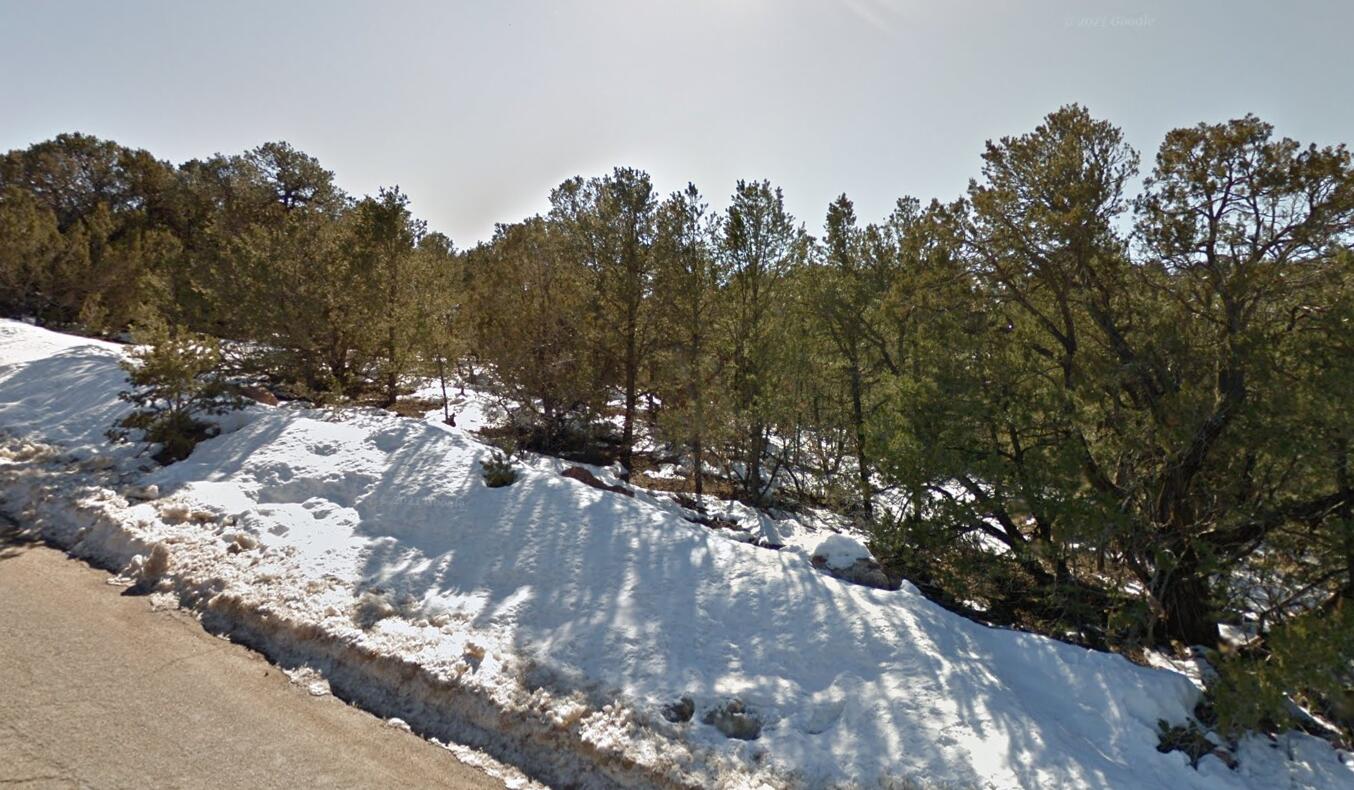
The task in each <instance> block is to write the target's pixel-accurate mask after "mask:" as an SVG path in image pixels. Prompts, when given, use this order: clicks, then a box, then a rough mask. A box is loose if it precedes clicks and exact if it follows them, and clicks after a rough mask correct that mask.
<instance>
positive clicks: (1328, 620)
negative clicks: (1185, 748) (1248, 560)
mask: <svg viewBox="0 0 1354 790" xmlns="http://www.w3.org/2000/svg"><path fill="white" fill-rule="evenodd" d="M1218 670H1219V675H1220V677H1219V681H1218V683H1217V684H1216V687H1215V688H1214V689H1213V695H1214V703H1215V705H1216V708H1217V713H1218V718H1219V725H1220V729H1221V730H1223V731H1224V732H1227V733H1230V734H1237V733H1240V732H1244V731H1246V730H1250V729H1263V730H1269V731H1274V730H1278V729H1283V728H1286V727H1293V726H1299V727H1303V728H1304V729H1306V728H1307V727H1306V726H1304V725H1307V724H1310V722H1309V721H1304V719H1307V718H1308V717H1307V716H1305V714H1303V713H1302V709H1303V708H1305V709H1306V710H1309V711H1313V712H1316V713H1318V714H1319V715H1320V716H1322V718H1324V719H1325V721H1326V722H1328V723H1330V724H1333V725H1334V726H1336V727H1337V728H1339V730H1340V733H1339V734H1340V736H1341V738H1340V740H1341V741H1342V742H1344V743H1346V744H1347V743H1349V742H1350V741H1351V735H1354V606H1350V605H1349V604H1347V603H1346V604H1345V605H1343V606H1341V607H1338V608H1335V609H1329V610H1322V609H1317V610H1313V611H1310V612H1307V613H1305V614H1302V615H1299V616H1298V617H1295V618H1293V619H1292V620H1290V621H1288V622H1285V623H1282V624H1280V625H1278V626H1275V627H1274V628H1273V629H1272V630H1271V631H1270V632H1269V633H1268V634H1266V638H1265V644H1264V646H1263V648H1261V649H1258V650H1251V651H1247V652H1244V653H1240V654H1237V655H1232V656H1228V657H1226V658H1225V659H1224V660H1222V662H1221V664H1220V666H1219V667H1218ZM1294 703H1296V705H1295V704H1294ZM1299 705H1300V706H1301V708H1299V707H1297V706H1299Z"/></svg>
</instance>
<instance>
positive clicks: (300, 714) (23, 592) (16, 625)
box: [0, 524, 502, 790]
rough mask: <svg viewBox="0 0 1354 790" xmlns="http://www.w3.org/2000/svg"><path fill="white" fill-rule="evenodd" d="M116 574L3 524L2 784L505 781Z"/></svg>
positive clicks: (475, 784) (453, 784)
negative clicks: (295, 677)
mask: <svg viewBox="0 0 1354 790" xmlns="http://www.w3.org/2000/svg"><path fill="white" fill-rule="evenodd" d="M108 578H109V577H108V574H106V573H104V572H102V571H98V570H95V569H93V568H90V567H89V566H87V565H85V564H83V563H80V562H77V561H75V560H72V559H70V558H68V557H67V556H66V555H65V554H63V553H61V552H59V551H56V550H54V549H51V548H48V547H46V546H43V545H41V544H35V543H31V542H25V541H23V539H22V538H21V537H19V536H17V535H16V534H15V533H14V532H13V530H8V531H7V530H5V527H4V525H3V524H0V787H11V786H19V787H25V788H32V787H43V788H46V787H53V788H56V787H93V788H124V787H125V788H138V789H140V788H148V787H153V788H159V787H191V788H218V787H220V788H236V787H238V788H287V790H299V789H300V788H310V787H326V788H329V787H333V788H422V787H449V788H483V787H502V784H501V783H500V782H498V781H497V780H495V779H492V778H491V777H489V776H487V775H485V774H484V773H482V772H480V771H478V770H477V769H475V768H472V767H469V766H466V765H465V764H463V763H460V762H458V761H457V760H456V758H455V757H454V756H453V755H452V754H451V753H450V752H448V751H446V750H445V749H441V748H439V747H437V746H435V745H433V744H431V743H428V742H427V741H424V740H422V739H421V738H418V737H416V736H414V735H411V734H409V733H407V732H404V731H402V730H398V729H394V728H391V727H387V726H385V725H384V724H383V723H382V722H381V721H380V720H379V719H377V718H376V717H374V716H371V715H369V714H367V713H364V712H362V711H360V710H357V709H356V708H352V707H350V706H348V705H345V704H344V703H342V702H340V701H339V700H336V699H334V698H333V697H320V698H316V697H311V696H309V695H308V694H307V693H306V691H305V690H304V689H303V688H302V687H300V686H297V685H294V684H292V683H290V682H289V681H288V679H287V677H286V676H285V675H283V674H282V673H281V672H280V671H279V670H278V669H277V668H276V667H274V666H272V665H271V664H269V663H268V662H267V661H265V660H264V659H263V658H262V657H260V656H258V655H257V654H255V653H252V652H250V651H248V650H245V649H244V648H242V647H240V646H238V645H234V644H231V643H230V642H227V641H225V640H223V639H219V638H217V637H214V636H211V635H210V634H208V633H206V632H205V631H203V630H202V628H201V626H199V625H198V624H197V622H196V621H195V620H193V618H192V617H190V616H188V615H187V614H186V613H183V612H178V611H170V612H157V611H153V610H152V608H151V604H150V601H149V599H147V598H143V597H134V596H124V595H120V593H121V589H120V588H117V587H113V586H110V585H109V584H107V580H108Z"/></svg>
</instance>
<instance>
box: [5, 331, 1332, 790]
mask: <svg viewBox="0 0 1354 790" xmlns="http://www.w3.org/2000/svg"><path fill="white" fill-rule="evenodd" d="M120 353H121V352H120V351H119V350H118V349H117V348H116V347H114V346H111V345H109V344H102V343H97V342H93V341H88V340H83V339H79V338H73V337H68V336H63V335H58V334H55V333H51V332H47V331H45V330H41V329H36V328H34V327H31V326H28V325H25V324H21V323H17V322H0V431H2V432H3V435H4V437H5V438H4V442H3V447H4V450H3V453H0V493H2V494H3V496H4V499H5V501H4V508H5V510H6V511H7V512H9V513H10V514H11V515H12V516H14V517H16V518H18V519H20V520H22V521H27V522H28V523H33V524H37V525H39V526H40V527H41V528H42V529H43V530H44V531H45V532H46V534H48V536H49V537H51V538H52V539H53V540H56V541H57V542H60V543H62V544H63V545H66V546H67V547H69V548H70V549H71V550H72V551H73V552H75V553H79V554H83V555H85V556H91V557H94V558H96V559H98V560H100V561H102V562H104V563H105V564H109V565H112V566H114V567H117V568H126V569H127V570H126V573H128V574H129V575H137V576H138V578H140V580H141V581H142V582H143V583H144V584H147V585H152V584H158V585H159V586H160V588H162V589H164V590H169V591H174V592H177V593H178V594H179V596H180V598H181V599H182V600H184V601H185V602H186V603H187V604H188V605H190V606H192V607H194V608H195V609H196V610H198V611H199V612H201V613H202V614H203V617H204V621H206V622H207V623H208V624H209V625H211V626H213V627H216V628H220V629H222V630H225V631H229V632H231V633H233V634H235V635H236V636H238V637H239V638H241V639H244V640H246V641H249V642H251V643H253V644H255V645H257V646H259V647H260V648H261V649H263V650H265V651H266V652H268V653H269V654H270V655H272V656H273V657H274V658H275V659H276V660H278V661H279V662H282V663H284V664H287V665H290V666H293V667H301V666H308V667H311V668H312V669H313V670H314V671H316V672H319V673H322V674H323V675H324V677H325V678H326V679H327V680H328V682H329V683H330V684H331V686H332V687H333V688H334V689H335V693H340V694H342V695H345V696H347V697H349V698H352V699H355V700H357V701H358V702H360V703H362V704H364V705H367V706H368V707H371V708H372V709H374V710H376V711H377V712H378V713H380V714H382V715H386V716H398V717H399V718H401V719H403V720H404V721H407V722H409V723H410V725H412V726H413V727H414V728H415V729H416V730H419V731H422V732H424V733H425V734H429V735H432V736H436V737H455V738H458V739H461V740H465V741H468V742H470V743H472V744H474V745H477V746H481V747H482V748H484V749H485V750H486V751H489V752H490V753H492V754H494V755H496V756H499V757H502V758H505V759H509V760H512V761H514V762H516V763H518V764H519V765H521V766H523V767H524V768H525V769H526V770H527V771H528V772H529V773H532V774H533V775H535V776H537V777H539V778H543V779H545V780H547V781H559V782H577V783H581V784H585V785H596V786H605V785H607V784H609V783H612V782H615V783H620V784H644V783H653V784H664V783H674V784H690V785H702V786H710V785H715V784H721V783H722V784H725V785H728V786H756V785H757V784H759V783H766V784H770V785H772V786H782V785H791V786H813V787H818V786H824V785H844V786H869V787H874V786H879V785H881V784H882V785H886V786H888V785H897V786H905V785H908V784H913V785H920V786H962V787H969V786H978V787H988V786H991V787H1172V788H1213V787H1252V788H1275V787H1337V786H1340V787H1349V786H1354V773H1352V772H1351V770H1350V769H1349V768H1348V767H1346V766H1345V765H1344V764H1343V762H1342V759H1341V758H1342V757H1344V755H1340V754H1338V753H1337V752H1336V751H1334V750H1332V749H1331V748H1330V747H1329V746H1327V745H1326V744H1325V743H1324V742H1321V741H1319V740H1316V739H1314V738H1309V737H1306V736H1285V737H1283V738H1281V739H1280V740H1279V741H1278V742H1277V743H1270V742H1269V741H1268V740H1267V739H1263V738H1252V739H1250V740H1248V741H1247V742H1245V743H1243V744H1242V745H1241V748H1240V760H1241V762H1240V765H1239V767H1238V768H1237V769H1235V770H1232V769H1229V768H1227V767H1226V766H1225V765H1224V764H1223V763H1222V761H1221V760H1219V759H1217V758H1215V757H1206V758H1204V759H1203V760H1202V761H1201V762H1200V764H1199V767H1198V769H1197V770H1196V769H1194V768H1191V767H1190V766H1189V765H1188V763H1187V760H1186V758H1185V756H1184V755H1183V754H1181V753H1179V752H1175V753H1169V754H1161V753H1159V752H1158V751H1157V750H1156V748H1155V747H1156V745H1157V723H1158V720H1163V719H1164V720H1166V721H1168V722H1171V723H1183V722H1185V721H1186V720H1187V719H1188V718H1189V715H1190V711H1191V709H1192V707H1193V705H1194V703H1195V701H1196V699H1197V692H1196V690H1195V688H1194V686H1193V685H1192V684H1191V683H1190V682H1189V681H1188V680H1187V679H1186V678H1184V677H1183V676H1180V675H1177V674H1174V673H1171V672H1167V671H1162V670H1154V669H1146V668H1143V667H1139V666H1135V665H1133V664H1131V663H1129V662H1128V661H1126V660H1124V659H1123V658H1120V657H1118V656H1113V655H1106V654H1102V653H1095V652H1089V651H1086V650H1082V649H1079V648H1076V647H1071V646H1068V645H1064V644H1060V643H1058V642H1055V641H1052V640H1049V639H1044V638H1040V637H1036V636H1031V635H1026V634H1020V633H1014V632H1010V631H1002V630H994V629H989V628H985V627H982V626H979V625H976V624H973V623H971V622H969V621H967V620H964V619H962V618H959V617H956V616H954V615H951V614H949V613H947V612H945V611H944V610H942V609H940V608H939V607H937V606H935V605H933V604H931V603H930V602H928V601H927V600H925V599H924V598H923V597H922V596H921V595H920V594H918V593H917V592H916V591H915V590H914V589H912V588H910V587H909V586H907V585H904V588H903V589H902V590H900V591H896V592H890V591H884V590H875V589H870V588H867V587H861V586H855V585H851V584H848V583H846V582H844V581H839V580H837V579H834V578H832V577H831V576H829V575H827V574H825V573H820V572H818V571H817V570H815V569H813V568H812V567H811V566H810V565H809V564H808V563H806V562H804V558H803V557H802V555H799V554H795V553H793V552H792V551H789V550H787V551H781V552H777V551H772V550H768V549H763V548H758V547H756V546H752V545H746V544H744V543H740V542H737V541H734V540H730V539H728V538H726V537H723V536H721V535H720V533H719V532H718V531H714V530H710V529H706V528H704V527H701V526H698V525H695V524H691V523H689V522H687V521H685V520H683V519H681V518H680V517H679V516H678V515H676V514H675V513H674V512H673V510H672V508H670V507H667V506H665V505H663V504H662V503H661V502H659V501H658V500H656V499H654V498H651V497H646V496H638V497H636V498H630V497H626V496H624V495H621V494H616V493H611V492H606V491H600V490H597V489H595V488H591V487H588V486H586V485H584V484H582V483H580V482H577V481H575V480H572V479H568V478H565V477H562V476H560V475H559V474H558V469H559V466H558V464H556V463H554V462H553V461H550V460H548V459H537V460H535V461H532V462H530V464H529V465H528V466H527V468H525V469H524V470H523V472H522V475H521V478H520V479H519V481H518V482H517V483H516V484H514V485H512V486H509V487H506V488H497V489H491V488H488V487H486V486H485V484H484V482H483V481H482V479H481V477H480V474H479V461H480V460H481V459H485V458H487V457H489V454H490V452H489V449H488V448H486V447H485V446H484V445H482V444H480V443H478V442H477V441H475V440H474V438H473V437H472V436H471V435H469V434H467V433H464V432H461V431H459V430H457V429H453V428H444V427H441V426H436V425H431V424H427V423H422V422H419V421H415V420H409V419H403V418H399V417H396V416H393V415H388V414H385V413H379V412H374V411H360V410H344V411H332V412H330V411H319V410H303V409H294V408H286V407H283V408H270V407H265V406H254V407H251V408H250V409H248V410H246V411H244V412H242V413H240V414H237V415H232V416H230V417H229V418H228V420H227V422H228V424H227V425H225V426H224V427H225V429H226V432H225V433H224V434H223V435H222V436H220V437H218V438H215V439H212V440H210V441H207V442H205V443H203V444H201V445H200V446H199V447H198V448H197V449H196V450H195V451H194V452H193V454H192V456H191V457H190V458H189V459H188V460H186V461H183V462H180V463H177V464H173V465H171V466H169V467H165V468H149V467H153V465H152V464H150V463H149V462H148V461H146V460H145V458H144V457H141V458H138V457H135V455H134V450H133V448H128V447H120V448H114V447H111V446H109V445H108V443H107V442H106V440H105V439H104V438H103V433H104V431H105V430H107V428H108V427H109V426H110V425H111V424H112V423H113V421H114V420H115V419H116V418H117V416H118V415H119V414H120V413H122V411H123V406H122V404H120V403H119V402H118V401H117V400H116V395H117V392H118V391H119V390H120V389H122V388H124V387H125V386H126V384H125V381H124V378H123V375H122V372H121V371H120V369H119V368H118V360H119V358H120ZM142 466H145V467H148V468H147V469H144V470H143V469H141V467H142ZM157 546H159V547H160V548H158V549H157V548H156V547H157ZM0 572H2V569H0ZM683 697H686V698H689V699H690V701H691V703H693V705H692V706H691V708H689V709H687V710H682V709H683V708H684V707H686V706H684V705H682V704H681V703H680V701H681V700H682V698H683ZM740 706H741V711H742V712H739V708H740ZM665 711H666V712H667V713H668V716H665V715H664V714H665ZM687 713H690V714H693V715H691V716H690V718H689V720H686V721H676V722H672V721H669V720H668V717H671V718H678V719H681V718H685V714H687ZM732 720H736V723H739V724H740V727H729V726H726V727H724V728H723V729H725V730H727V731H730V732H734V733H735V734H741V735H745V736H746V735H749V734H751V731H752V730H755V729H756V725H757V724H759V725H760V731H759V732H758V733H757V737H756V738H755V739H751V740H742V739H738V738H731V737H726V735H725V734H724V733H723V732H721V728H720V727H717V726H715V724H714V723H722V724H727V723H728V722H729V721H732ZM707 721H709V722H712V723H706V722H707ZM742 725H747V726H742ZM749 728H750V729H749Z"/></svg>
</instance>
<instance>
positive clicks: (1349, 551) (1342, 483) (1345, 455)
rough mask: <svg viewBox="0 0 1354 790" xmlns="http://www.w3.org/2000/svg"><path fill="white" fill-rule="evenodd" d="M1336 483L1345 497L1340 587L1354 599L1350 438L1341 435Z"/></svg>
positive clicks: (1345, 596)
mask: <svg viewBox="0 0 1354 790" xmlns="http://www.w3.org/2000/svg"><path fill="white" fill-rule="evenodd" d="M1335 484H1336V485H1337V486H1338V487H1339V489H1340V494H1341V496H1342V498H1343V499H1344V502H1343V504H1341V505H1340V507H1339V509H1338V510H1337V511H1336V513H1337V514H1338V515H1339V517H1340V527H1341V528H1342V529H1343V530H1344V548H1345V583H1344V585H1343V586H1342V587H1341V588H1340V597H1341V598H1342V599H1343V600H1346V601H1349V600H1354V504H1351V502H1352V501H1354V497H1351V496H1350V485H1351V481H1350V474H1349V440H1348V439H1345V438H1344V437H1341V438H1340V439H1337V440H1336V442H1335Z"/></svg>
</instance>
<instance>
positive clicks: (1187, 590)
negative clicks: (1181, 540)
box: [1155, 563, 1218, 647]
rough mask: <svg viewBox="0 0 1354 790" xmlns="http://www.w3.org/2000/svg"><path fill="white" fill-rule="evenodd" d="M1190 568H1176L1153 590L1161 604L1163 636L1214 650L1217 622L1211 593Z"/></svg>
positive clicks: (1203, 578)
mask: <svg viewBox="0 0 1354 790" xmlns="http://www.w3.org/2000/svg"><path fill="white" fill-rule="evenodd" d="M1191 565H1192V563H1182V564H1181V565H1179V566H1177V567H1176V568H1175V570H1174V572H1173V573H1171V574H1170V575H1169V576H1166V577H1164V578H1163V579H1162V580H1161V581H1160V583H1159V586H1158V589H1157V590H1156V591H1155V593H1156V597H1157V600H1158V601H1159V602H1160V603H1161V608H1162V613H1163V622H1162V624H1163V625H1164V626H1165V636H1167V637H1169V638H1171V639H1175V640H1179V641H1180V642H1183V643H1184V644H1186V645H1203V646H1205V647H1216V646H1217V644H1218V621H1217V618H1216V616H1215V615H1214V612H1213V606H1212V602H1213V591H1212V588H1211V587H1210V585H1209V583H1208V579H1207V578H1206V577H1205V576H1203V575H1202V574H1200V573H1198V572H1197V570H1196V569H1195V568H1193V567H1191Z"/></svg>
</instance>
